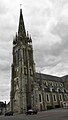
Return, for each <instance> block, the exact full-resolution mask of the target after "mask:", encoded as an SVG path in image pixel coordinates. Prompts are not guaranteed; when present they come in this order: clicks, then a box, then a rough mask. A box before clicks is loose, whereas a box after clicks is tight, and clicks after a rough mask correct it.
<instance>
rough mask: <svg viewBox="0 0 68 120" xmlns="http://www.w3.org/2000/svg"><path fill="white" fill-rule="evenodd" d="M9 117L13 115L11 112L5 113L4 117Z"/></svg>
mask: <svg viewBox="0 0 68 120" xmlns="http://www.w3.org/2000/svg"><path fill="white" fill-rule="evenodd" d="M10 115H13V112H12V111H10V112H6V113H5V116H10Z"/></svg>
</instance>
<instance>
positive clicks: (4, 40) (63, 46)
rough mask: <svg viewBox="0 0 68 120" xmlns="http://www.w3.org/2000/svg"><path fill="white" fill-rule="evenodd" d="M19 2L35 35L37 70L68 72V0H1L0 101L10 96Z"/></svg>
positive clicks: (26, 24)
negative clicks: (13, 47) (13, 43)
mask: <svg viewBox="0 0 68 120" xmlns="http://www.w3.org/2000/svg"><path fill="white" fill-rule="evenodd" d="M20 4H22V11H23V16H24V22H25V27H26V30H28V31H29V34H31V36H32V40H33V49H34V60H35V63H36V70H37V72H43V73H45V74H51V75H57V76H63V75H66V74H68V0H2V1H0V101H7V102H8V101H9V100H10V97H9V96H10V81H11V63H12V41H13V37H14V36H15V33H16V32H17V28H18V21H19V11H20Z"/></svg>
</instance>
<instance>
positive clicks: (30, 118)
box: [0, 109, 68, 120]
mask: <svg viewBox="0 0 68 120" xmlns="http://www.w3.org/2000/svg"><path fill="white" fill-rule="evenodd" d="M0 120H68V109H53V110H48V111H43V112H39V113H38V114H37V115H25V114H20V115H13V116H0Z"/></svg>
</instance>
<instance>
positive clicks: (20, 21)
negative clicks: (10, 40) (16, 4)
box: [18, 8, 26, 37]
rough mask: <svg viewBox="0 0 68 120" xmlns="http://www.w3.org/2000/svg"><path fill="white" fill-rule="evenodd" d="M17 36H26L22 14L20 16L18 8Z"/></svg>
mask: <svg viewBox="0 0 68 120" xmlns="http://www.w3.org/2000/svg"><path fill="white" fill-rule="evenodd" d="M18 34H19V35H21V36H23V37H24V36H26V31H25V25H24V20H23V14H22V8H20V18H19V27H18Z"/></svg>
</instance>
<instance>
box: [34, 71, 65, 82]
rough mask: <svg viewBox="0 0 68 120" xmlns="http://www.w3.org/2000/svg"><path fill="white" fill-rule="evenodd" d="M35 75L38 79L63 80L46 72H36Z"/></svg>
mask: <svg viewBox="0 0 68 120" xmlns="http://www.w3.org/2000/svg"><path fill="white" fill-rule="evenodd" d="M35 77H36V79H40V80H49V81H56V82H63V80H62V79H61V77H57V76H53V75H48V74H42V73H36V74H35Z"/></svg>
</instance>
